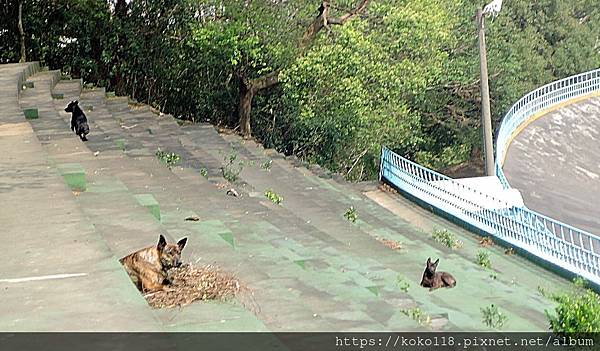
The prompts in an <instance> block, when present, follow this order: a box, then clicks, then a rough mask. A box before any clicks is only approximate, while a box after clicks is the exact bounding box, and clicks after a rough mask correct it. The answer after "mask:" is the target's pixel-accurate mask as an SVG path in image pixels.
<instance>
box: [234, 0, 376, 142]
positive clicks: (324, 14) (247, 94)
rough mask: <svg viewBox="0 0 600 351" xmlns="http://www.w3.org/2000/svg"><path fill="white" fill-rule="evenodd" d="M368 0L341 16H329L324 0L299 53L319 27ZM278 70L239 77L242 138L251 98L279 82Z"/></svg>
mask: <svg viewBox="0 0 600 351" xmlns="http://www.w3.org/2000/svg"><path fill="white" fill-rule="evenodd" d="M369 1H370V0H360V2H359V3H358V5H356V7H355V8H354V9H352V10H350V11H349V12H348V13H346V14H344V15H343V16H341V17H329V8H330V5H329V2H328V1H327V0H324V1H323V2H322V3H321V6H320V7H319V14H318V15H317V17H316V18H315V19H314V20H313V21H312V22H311V24H310V25H309V26H308V27H307V28H306V30H305V31H304V34H303V35H302V38H301V40H300V43H299V45H300V46H299V47H300V50H301V54H302V53H303V52H304V51H305V50H306V49H307V48H308V47H309V46H310V44H312V42H313V41H314V39H315V38H316V37H317V34H319V32H320V31H321V29H323V28H325V27H327V28H329V25H343V24H344V23H346V22H347V21H349V20H351V19H352V18H354V17H355V16H356V15H357V14H359V13H361V12H362V11H363V10H364V9H365V8H366V7H367V5H368V3H369ZM279 72H280V71H279V70H276V71H273V72H271V73H268V74H266V75H264V76H262V77H259V78H256V79H252V80H248V79H246V78H243V77H240V91H239V94H240V102H239V110H238V118H239V125H240V133H241V134H242V135H243V136H244V138H250V136H251V135H252V129H251V127H250V114H251V112H252V98H254V95H256V93H258V92H259V91H261V90H263V89H266V88H269V87H272V86H274V85H276V84H277V83H279Z"/></svg>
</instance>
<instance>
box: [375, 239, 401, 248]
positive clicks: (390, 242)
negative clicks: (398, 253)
mask: <svg viewBox="0 0 600 351" xmlns="http://www.w3.org/2000/svg"><path fill="white" fill-rule="evenodd" d="M377 241H379V242H380V243H382V244H383V245H385V246H387V247H389V248H390V249H392V250H400V249H402V243H401V242H399V241H395V240H389V239H386V238H377Z"/></svg>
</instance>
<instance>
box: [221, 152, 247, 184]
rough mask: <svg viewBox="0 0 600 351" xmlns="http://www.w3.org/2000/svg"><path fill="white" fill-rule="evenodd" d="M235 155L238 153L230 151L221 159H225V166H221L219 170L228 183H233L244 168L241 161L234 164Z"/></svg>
mask: <svg viewBox="0 0 600 351" xmlns="http://www.w3.org/2000/svg"><path fill="white" fill-rule="evenodd" d="M237 157H238V155H237V154H236V153H235V152H233V151H232V152H231V153H229V155H227V156H225V157H224V159H223V160H224V161H225V166H223V167H221V172H222V174H223V178H225V180H227V181H228V182H230V183H235V182H236V181H237V180H238V179H239V176H240V173H242V170H243V169H244V162H243V161H239V162H238V163H237V165H236V162H235V160H236V159H237Z"/></svg>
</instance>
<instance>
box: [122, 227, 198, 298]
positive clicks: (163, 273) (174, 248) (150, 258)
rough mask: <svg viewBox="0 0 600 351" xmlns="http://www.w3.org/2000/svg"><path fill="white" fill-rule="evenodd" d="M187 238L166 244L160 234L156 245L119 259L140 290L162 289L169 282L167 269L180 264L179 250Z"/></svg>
mask: <svg viewBox="0 0 600 351" xmlns="http://www.w3.org/2000/svg"><path fill="white" fill-rule="evenodd" d="M186 242H187V238H183V239H181V240H179V241H178V242H177V244H167V240H166V239H165V237H164V236H162V235H161V236H160V238H159V239H158V244H157V245H156V246H150V247H147V248H145V249H141V250H139V251H136V252H134V253H132V254H130V255H127V256H125V257H123V258H122V259H120V260H119V262H121V264H122V265H123V266H125V270H126V271H127V273H128V274H129V276H130V277H131V280H132V281H133V282H134V284H135V285H136V286H137V288H138V289H139V290H140V291H142V292H152V291H158V290H162V289H163V288H164V287H165V285H168V284H169V283H170V282H169V280H168V279H167V271H168V270H169V269H171V268H174V267H179V266H181V251H182V250H183V248H184V247H185V244H186Z"/></svg>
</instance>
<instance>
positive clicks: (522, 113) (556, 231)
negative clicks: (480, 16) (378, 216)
mask: <svg viewBox="0 0 600 351" xmlns="http://www.w3.org/2000/svg"><path fill="white" fill-rule="evenodd" d="M596 91H600V69H596V70H593V71H590V72H586V73H582V74H578V75H575V76H572V77H568V78H565V79H561V80H558V81H556V82H553V83H550V84H547V85H544V86H543V87H540V88H538V89H536V90H534V91H532V92H530V93H529V94H527V95H525V96H524V97H522V98H521V99H520V100H519V101H517V102H516V103H515V104H514V105H513V106H512V107H511V108H510V110H509V112H508V113H507V114H506V115H505V117H504V119H503V120H502V124H501V126H500V129H499V130H498V135H497V138H496V167H495V168H496V175H497V177H498V179H499V180H500V182H501V184H502V186H503V187H504V188H505V189H509V188H510V184H509V183H508V180H507V179H506V177H505V176H504V172H503V171H502V166H503V164H504V158H505V156H506V151H507V149H508V147H509V145H510V142H511V141H512V139H513V137H514V136H515V135H516V134H518V133H519V132H520V130H521V129H522V128H523V127H524V126H525V125H526V123H528V122H529V121H530V120H531V119H532V118H534V116H535V115H536V114H538V113H541V112H543V111H544V110H546V109H548V108H551V107H553V106H556V105H557V104H559V103H561V102H563V101H566V100H569V99H573V98H578V97H582V96H585V95H587V94H590V93H593V92H596ZM379 178H380V180H382V179H385V180H386V181H388V182H390V183H391V184H393V185H395V186H396V187H397V188H399V189H400V190H402V191H404V192H406V193H408V194H410V195H412V196H414V197H416V198H418V199H420V200H421V201H423V202H425V203H427V204H429V205H430V206H433V207H435V208H437V209H438V210H441V211H443V212H445V213H447V214H449V215H451V216H453V217H455V218H457V219H459V220H460V221H462V222H464V223H467V224H468V225H471V226H473V227H475V228H477V229H479V230H481V231H483V232H485V233H488V234H490V235H493V236H495V237H497V238H499V239H501V240H503V241H505V242H507V243H509V244H511V245H514V246H516V247H518V248H521V249H523V250H525V251H527V252H529V253H530V254H532V255H534V256H536V257H538V258H540V259H542V260H544V261H546V262H549V263H551V264H554V265H556V266H558V267H561V268H562V269H564V270H566V271H568V272H571V273H573V274H576V275H580V276H582V277H584V278H586V279H588V280H590V281H591V282H593V283H595V284H596V285H597V286H600V239H599V238H598V237H596V236H594V235H592V234H590V233H587V232H585V231H583V230H579V229H577V228H574V227H572V226H569V225H567V224H564V223H561V222H559V221H557V220H554V219H552V218H549V217H547V216H544V215H542V214H539V213H537V212H535V211H531V210H530V209H528V208H526V207H518V206H513V205H512V204H509V203H507V202H506V201H504V200H502V199H500V198H496V197H494V196H493V195H490V194H485V193H482V192H481V191H479V190H477V189H474V188H471V187H468V186H466V185H464V184H462V183H460V182H457V181H456V180H453V179H451V178H449V177H446V176H444V175H442V174H439V173H437V172H434V171H432V170H430V169H427V168H425V167H422V166H420V165H418V164H416V163H414V162H411V161H409V160H407V159H406V158H404V157H401V156H399V155H397V154H395V153H393V152H392V151H391V150H389V149H387V148H385V147H384V148H382V152H381V168H380V174H379Z"/></svg>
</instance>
